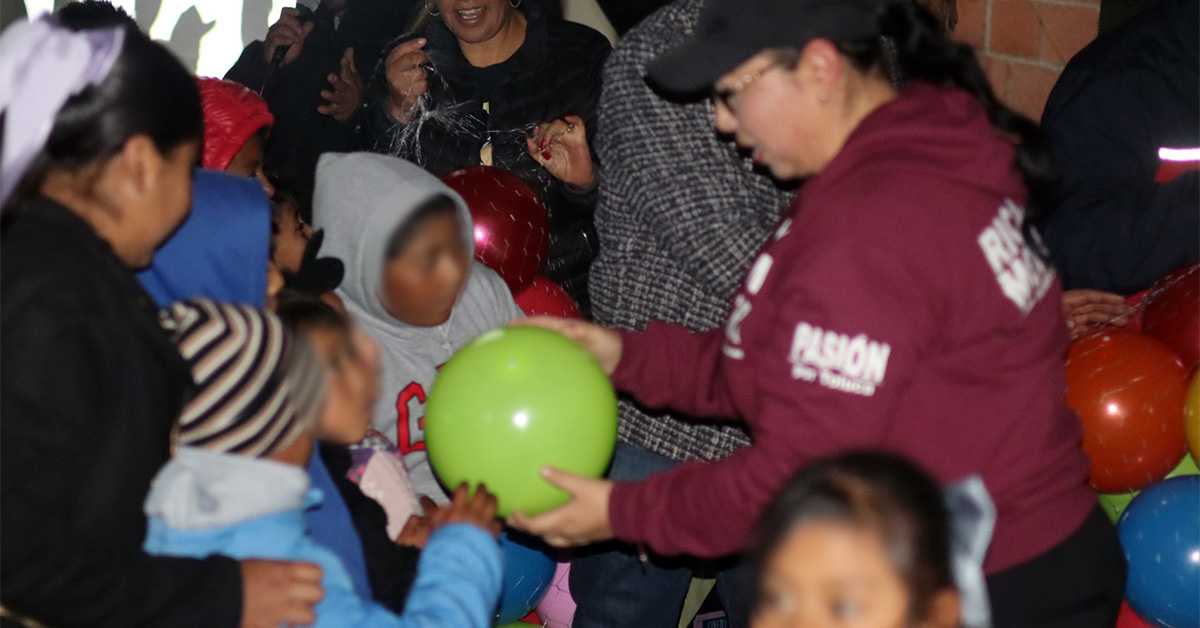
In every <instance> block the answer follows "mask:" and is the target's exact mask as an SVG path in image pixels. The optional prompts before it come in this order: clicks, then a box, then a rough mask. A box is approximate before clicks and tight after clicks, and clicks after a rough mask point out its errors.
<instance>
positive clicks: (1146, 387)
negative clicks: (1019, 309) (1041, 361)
mask: <svg viewBox="0 0 1200 628" xmlns="http://www.w3.org/2000/svg"><path fill="white" fill-rule="evenodd" d="M1144 303H1145V310H1144V312H1145V315H1144V318H1143V322H1142V331H1134V330H1126V329H1112V328H1106V329H1101V330H1099V331H1098V332H1096V333H1093V334H1091V335H1088V336H1085V337H1083V338H1080V339H1078V340H1076V341H1075V342H1074V343H1072V345H1071V348H1070V350H1069V352H1068V354H1067V403H1068V404H1069V405H1070V406H1071V407H1072V408H1073V409H1074V410H1075V411H1076V413H1078V414H1079V418H1080V421H1081V422H1082V424H1083V449H1084V452H1085V453H1086V454H1087V455H1088V458H1089V461H1090V464H1091V467H1090V471H1089V481H1090V482H1091V483H1092V486H1093V487H1095V489H1096V490H1097V492H1098V493H1099V494H1100V496H1099V497H1100V503H1101V505H1102V506H1103V507H1104V510H1105V512H1106V513H1107V514H1108V515H1109V517H1110V518H1112V519H1113V520H1114V521H1115V522H1116V523H1117V530H1118V533H1119V534H1120V537H1121V544H1122V546H1123V547H1124V549H1125V558H1126V560H1127V561H1128V563H1129V577H1128V580H1127V584H1126V590H1125V597H1126V601H1127V606H1126V607H1124V608H1123V609H1122V614H1121V619H1120V621H1119V623H1118V625H1119V626H1123V627H1129V628H1132V627H1134V626H1138V627H1140V626H1155V627H1157V628H1180V627H1183V626H1191V627H1196V626H1200V595H1197V591H1200V475H1197V474H1200V468H1198V467H1197V460H1200V373H1197V372H1196V371H1197V365H1198V364H1200V263H1196V264H1192V265H1191V266H1189V267H1187V268H1183V269H1180V270H1177V271H1175V272H1172V273H1170V274H1168V275H1167V276H1165V277H1163V278H1162V279H1161V280H1159V281H1158V282H1157V283H1156V284H1155V285H1154V287H1153V288H1151V290H1150V291H1149V292H1148V293H1147V295H1146V298H1145V301H1144ZM1189 452H1190V456H1189Z"/></svg>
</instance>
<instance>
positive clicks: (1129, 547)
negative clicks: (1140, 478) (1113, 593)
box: [1117, 475, 1200, 628]
mask: <svg viewBox="0 0 1200 628" xmlns="http://www.w3.org/2000/svg"><path fill="white" fill-rule="evenodd" d="M1117 532H1118V533H1120V535H1121V545H1122V546H1123V547H1124V548H1125V560H1127V561H1128V562H1129V580H1128V581H1127V582H1126V584H1125V597H1126V599H1127V600H1128V601H1129V606H1131V607H1132V608H1133V610H1134V611H1135V612H1136V613H1137V614H1138V615H1139V616H1141V617H1142V618H1143V619H1145V620H1147V621H1149V622H1152V623H1154V624H1156V625H1158V626H1161V627H1162V628H1195V626H1197V625H1200V624H1198V623H1197V618H1200V595H1198V594H1197V593H1198V592H1200V476H1196V475H1191V476H1183V477H1175V478H1170V479H1168V480H1163V481H1161V482H1158V483H1157V484H1153V485H1151V486H1150V488H1147V489H1146V490H1144V491H1142V492H1141V494H1140V495H1138V496H1137V497H1135V498H1134V499H1133V501H1132V502H1130V504H1129V507H1128V508H1126V509H1125V514H1124V515H1122V516H1121V520H1120V522H1119V523H1118V524H1117Z"/></svg>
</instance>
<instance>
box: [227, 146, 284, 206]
mask: <svg viewBox="0 0 1200 628" xmlns="http://www.w3.org/2000/svg"><path fill="white" fill-rule="evenodd" d="M262 136H263V134H262V133H261V132H259V133H255V134H254V135H251V136H250V139H248V140H246V143H245V144H242V148H241V149H240V150H238V152H237V154H236V155H234V156H233V159H232V160H231V161H230V162H229V166H228V167H226V168H225V172H228V173H229V174H234V175H239V176H243V177H246V178H252V179H258V182H259V183H260V184H261V185H262V188H263V191H264V192H266V193H267V198H271V197H272V196H275V186H274V185H271V182H270V181H268V180H267V174H266V173H265V172H263V152H264V148H265V145H264V143H263V137H262Z"/></svg>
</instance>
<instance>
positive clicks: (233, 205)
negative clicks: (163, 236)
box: [137, 170, 271, 307]
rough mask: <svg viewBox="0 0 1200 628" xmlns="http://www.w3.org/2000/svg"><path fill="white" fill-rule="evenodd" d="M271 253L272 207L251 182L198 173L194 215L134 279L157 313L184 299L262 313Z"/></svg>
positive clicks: (210, 173)
mask: <svg viewBox="0 0 1200 628" xmlns="http://www.w3.org/2000/svg"><path fill="white" fill-rule="evenodd" d="M270 249H271V206H270V205H269V204H268V203H267V198H266V196H265V195H264V194H263V190H262V187H261V186H260V185H259V183H258V182H257V181H256V180H254V179H244V178H242V177H235V176H232V175H228V174H225V173H223V172H215V171H211V170H197V171H196V181H195V185H194V187H193V191H192V213H191V214H190V215H189V216H188V218H187V220H185V221H184V223H183V225H181V226H180V227H179V230H178V231H176V232H175V235H173V236H171V239H169V240H167V242H166V244H164V245H163V246H162V248H160V249H159V250H158V253H156V254H155V255H154V262H153V263H152V264H151V265H150V267H149V268H147V269H146V270H144V271H142V272H140V273H138V275H137V277H138V280H139V281H141V282H142V287H144V288H145V289H146V292H149V293H150V296H152V297H154V301H155V303H157V304H158V305H159V307H166V306H167V305H169V304H171V303H173V302H175V301H182V300H184V299H191V298H194V297H206V298H209V299H213V300H215V301H228V302H232V303H248V304H250V305H253V306H255V307H262V306H263V303H264V301H265V300H266V293H267V258H268V256H269V255H270Z"/></svg>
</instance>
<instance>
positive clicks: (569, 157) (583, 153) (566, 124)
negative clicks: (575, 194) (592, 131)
mask: <svg viewBox="0 0 1200 628" xmlns="http://www.w3.org/2000/svg"><path fill="white" fill-rule="evenodd" d="M525 143H526V144H527V145H528V147H529V156H530V157H533V159H534V160H535V161H537V162H538V163H539V164H541V165H542V167H543V168H545V169H546V172H549V173H550V176H552V177H554V178H555V179H558V180H559V181H562V182H563V183H566V184H567V185H569V186H571V187H573V188H576V189H583V188H586V187H589V186H591V185H592V183H593V182H595V180H596V173H595V170H594V169H593V168H592V153H591V151H590V150H589V149H588V143H587V128H585V127H584V124H583V118H580V117H579V116H566V117H564V118H563V119H561V120H555V121H553V122H545V123H542V124H539V125H538V127H537V128H536V129H534V131H533V136H532V137H527V138H525Z"/></svg>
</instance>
